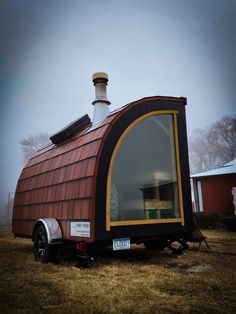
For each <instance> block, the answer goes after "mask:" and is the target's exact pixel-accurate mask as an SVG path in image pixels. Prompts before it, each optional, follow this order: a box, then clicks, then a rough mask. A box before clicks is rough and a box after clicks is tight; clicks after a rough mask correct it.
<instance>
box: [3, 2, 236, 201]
mask: <svg viewBox="0 0 236 314" xmlns="http://www.w3.org/2000/svg"><path fill="white" fill-rule="evenodd" d="M235 35H236V1H234V0H150V1H148V0H142V1H139V0H133V1H131V0H126V1H124V0H119V1H118V0H116V1H113V0H99V1H95V0H94V1H79V0H77V1H76V0H66V1H65V0H64V1H63V0H44V1H43V0H41V1H36V0H35V1H34V0H0V119H1V121H0V131H1V138H0V145H1V146H0V147H1V157H0V175H1V177H0V202H1V201H2V200H6V199H7V194H8V192H14V190H15V185H16V182H17V179H18V176H19V174H20V171H21V169H22V167H23V156H22V152H21V151H20V145H19V142H20V141H21V140H22V139H23V138H24V137H27V136H29V135H30V134H34V133H37V132H48V133H49V134H52V133H55V132H56V131H57V130H59V129H61V128H62V127H64V126H65V125H66V124H68V123H70V122H71V121H73V120H75V119H77V118H78V117H80V116H82V115H83V114H85V113H88V114H89V115H90V116H92V109H93V108H92V105H91V102H92V101H93V98H94V87H93V85H92V82H91V76H92V74H93V73H94V72H96V71H105V72H107V73H108V75H109V79H110V80H109V83H108V98H109V100H110V101H111V102H112V105H111V106H110V108H111V110H113V109H116V108H118V107H120V106H122V105H124V104H126V103H128V102H130V101H134V100H137V99H139V98H142V97H145V96H151V95H171V96H186V97H187V98H188V106H187V125H188V132H189V134H191V131H192V130H193V129H195V128H204V127H206V126H208V125H209V124H211V123H213V122H215V121H217V120H219V119H220V118H221V117H222V116H224V115H226V114H230V115H231V114H236V105H235V104H236V92H235V89H236V88H235V87H236V58H235V56H236V41H235V38H236V36H235Z"/></svg>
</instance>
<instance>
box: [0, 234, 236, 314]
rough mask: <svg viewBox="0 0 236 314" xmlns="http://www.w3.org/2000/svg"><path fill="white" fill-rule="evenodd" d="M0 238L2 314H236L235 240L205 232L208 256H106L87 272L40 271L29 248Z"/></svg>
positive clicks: (69, 261)
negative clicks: (208, 247)
mask: <svg viewBox="0 0 236 314" xmlns="http://www.w3.org/2000/svg"><path fill="white" fill-rule="evenodd" d="M0 231H1V238H0V249H1V254H0V280H1V285H0V313H7V314H8V313H49V312H50V313H52V312H53V313H201V314H203V313H204V314H205V313H227V314H230V313H236V233H230V232H226V231H219V230H218V231H216V230H211V231H203V233H204V235H206V236H207V240H208V243H209V246H210V249H207V248H206V246H205V245H204V244H202V246H201V248H200V250H199V248H198V244H190V248H189V250H187V251H185V253H184V254H182V255H179V256H176V255H173V254H171V253H170V251H169V250H168V249H165V250H164V251H163V252H156V251H147V250H146V249H145V248H144V247H143V246H142V245H136V246H133V247H132V249H131V250H129V251H123V252H113V251H112V250H111V249H109V248H108V249H106V250H103V251H101V252H99V253H98V255H97V259H96V261H95V263H94V264H93V265H92V266H91V267H90V268H87V269H82V268H78V267H76V260H75V259H74V257H72V256H70V255H68V256H66V257H65V256H63V254H62V255H61V257H60V259H59V260H58V262H57V264H47V265H43V264H40V263H37V262H35V261H34V258H33V254H32V242H31V240H27V239H20V238H17V239H14V238H13V237H12V236H11V235H10V234H9V232H7V230H3V229H0Z"/></svg>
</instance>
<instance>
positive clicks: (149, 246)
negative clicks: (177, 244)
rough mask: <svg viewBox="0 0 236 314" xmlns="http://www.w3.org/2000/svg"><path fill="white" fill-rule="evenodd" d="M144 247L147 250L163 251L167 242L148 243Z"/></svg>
mask: <svg viewBox="0 0 236 314" xmlns="http://www.w3.org/2000/svg"><path fill="white" fill-rule="evenodd" d="M144 245H145V247H146V249H147V250H155V251H163V250H164V248H165V247H166V246H167V241H147V242H144Z"/></svg>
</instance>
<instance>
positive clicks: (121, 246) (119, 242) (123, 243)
mask: <svg viewBox="0 0 236 314" xmlns="http://www.w3.org/2000/svg"><path fill="white" fill-rule="evenodd" d="M128 249H130V238H121V239H113V250H114V251H119V250H128Z"/></svg>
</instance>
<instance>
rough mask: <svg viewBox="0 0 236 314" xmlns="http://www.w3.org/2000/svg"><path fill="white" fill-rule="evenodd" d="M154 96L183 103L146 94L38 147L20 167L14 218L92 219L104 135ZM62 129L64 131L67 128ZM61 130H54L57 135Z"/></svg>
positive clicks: (105, 136)
mask: <svg viewBox="0 0 236 314" xmlns="http://www.w3.org/2000/svg"><path fill="white" fill-rule="evenodd" d="M153 100H160V101H162V100H163V101H164V102H166V101H168V100H171V101H174V100H176V101H178V102H180V101H181V102H183V103H184V104H185V103H186V99H185V98H175V97H163V96H154V97H147V98H142V99H140V100H138V101H135V102H133V103H130V104H128V105H126V106H123V107H121V108H120V109H118V110H115V111H113V112H111V113H110V115H109V116H108V117H107V118H106V119H105V120H104V121H103V122H102V123H101V125H99V127H97V128H96V129H92V128H91V123H90V122H89V120H87V122H88V123H87V125H84V126H83V128H80V127H78V125H77V127H78V128H77V129H76V130H75V129H73V127H72V126H71V124H70V125H69V128H70V130H71V128H72V129H73V132H72V133H71V134H70V136H71V137H69V138H68V133H67V135H66V137H65V140H64V142H59V141H58V142H57V144H53V143H52V144H49V145H48V146H47V147H45V148H44V149H42V150H40V151H39V152H38V153H37V154H36V155H35V156H34V157H32V158H31V159H30V160H29V161H28V162H27V164H26V166H25V167H24V169H23V170H22V173H21V175H20V178H19V180H18V184H17V188H16V194H15V202H14V216H13V219H15V220H17V219H23V218H24V217H25V218H30V219H34V218H36V217H33V215H36V216H38V217H44V218H47V217H52V212H53V213H54V217H55V218H57V219H62V220H63V219H91V220H93V219H94V211H93V210H92V207H94V204H95V194H96V177H97V173H98V166H99V157H100V154H101V151H102V149H103V145H104V142H105V139H106V138H107V136H108V135H109V132H110V130H111V128H112V126H113V125H114V124H115V123H116V121H117V120H119V119H120V117H121V116H123V114H125V113H126V112H127V111H128V110H130V109H132V108H134V107H135V106H138V105H139V104H143V103H145V102H148V101H153ZM78 121H79V120H77V121H76V123H77V122H78ZM83 121H84V120H83ZM62 131H63V132H62V133H63V134H64V133H65V131H66V128H64V129H63V130H62ZM62 133H61V131H60V132H59V133H57V134H59V137H60V136H61V134H62ZM63 136H64V135H63ZM31 213H32V214H31ZM35 213H36V214H35ZM55 213H56V214H55ZM68 234H69V231H68Z"/></svg>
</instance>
